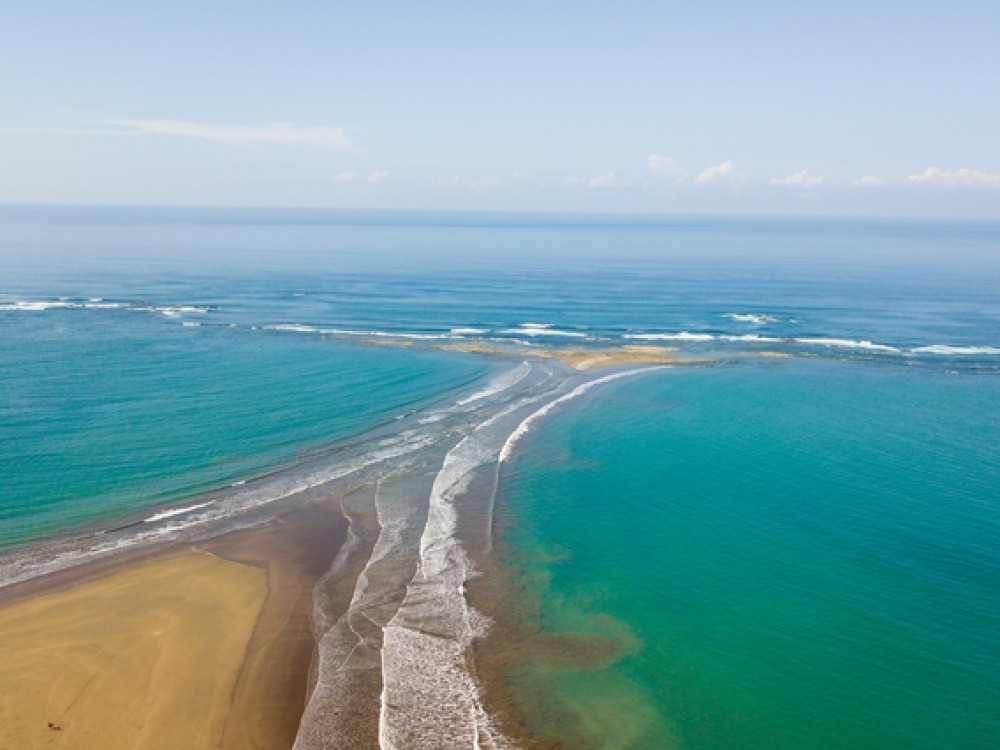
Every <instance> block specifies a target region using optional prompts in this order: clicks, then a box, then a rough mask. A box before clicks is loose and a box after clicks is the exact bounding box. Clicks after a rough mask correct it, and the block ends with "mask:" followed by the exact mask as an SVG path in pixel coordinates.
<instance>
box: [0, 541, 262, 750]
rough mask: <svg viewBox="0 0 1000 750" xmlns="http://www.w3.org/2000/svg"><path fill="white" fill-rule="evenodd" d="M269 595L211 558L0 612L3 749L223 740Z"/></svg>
mask: <svg viewBox="0 0 1000 750" xmlns="http://www.w3.org/2000/svg"><path fill="white" fill-rule="evenodd" d="M266 596H267V580H266V574H265V573H264V571H263V570H261V569H259V568H254V567H251V566H248V565H239V564H236V563H232V562H228V561H225V560H222V559H220V558H217V557H215V556H213V555H210V554H207V553H201V554H189V555H185V556H183V557H176V558H172V559H166V560H157V561H154V562H150V563H144V564H142V565H139V566H136V567H132V568H128V569H125V570H120V571H118V572H116V573H113V574H111V575H108V576H106V577H103V578H99V579H97V580H93V581H89V582H86V583H82V584H80V585H78V586H74V587H72V588H69V589H66V590H64V591H56V592H53V593H50V594H45V595H42V596H37V597H33V598H29V599H26V600H24V601H20V602H17V603H15V604H13V605H11V606H8V607H5V608H4V609H0V643H2V644H3V659H2V661H0V746H2V747H5V748H49V747H51V748H102V750H115V749H116V748H123V749H125V748H138V747H142V748H171V750H173V749H176V748H209V747H218V746H219V744H220V741H221V737H222V732H223V728H224V726H225V721H226V717H227V715H228V713H229V708H230V704H231V701H232V694H233V689H234V687H235V685H236V681H237V677H238V675H239V672H240V669H241V667H242V665H243V661H244V657H245V654H246V649H247V644H248V643H249V642H250V638H251V635H252V634H253V631H254V627H255V625H256V622H257V615H258V613H259V612H260V609H261V607H262V605H263V603H264V600H265V598H266Z"/></svg>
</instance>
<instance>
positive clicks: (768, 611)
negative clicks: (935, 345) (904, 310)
mask: <svg viewBox="0 0 1000 750" xmlns="http://www.w3.org/2000/svg"><path fill="white" fill-rule="evenodd" d="M998 414H1000V382H998V381H997V380H996V379H989V380H986V379H982V378H979V377H975V376H972V377H970V376H963V375H948V374H942V373H933V374H929V373H926V372H915V371H913V370H903V369H900V368H891V367H890V368H887V367H880V366H873V365H868V366H859V365H856V364H850V365H845V364H841V365H837V366H831V365H829V364H826V363H815V362H807V363H803V362H795V363H779V364H775V365H771V366H762V365H742V366H733V367H725V368H714V369H703V370H694V371H691V370H686V371H681V370H672V371H663V372H660V373H656V374H647V375H644V376H639V377H637V378H635V379H632V380H626V381H622V382H618V383H612V384H608V385H607V386H605V387H603V388H602V389H601V390H600V391H599V392H598V393H596V394H595V395H594V396H593V397H592V399H591V400H590V401H589V403H587V404H586V405H585V406H581V407H580V408H576V409H572V410H567V411H565V412H563V413H561V414H559V415H558V416H555V417H553V418H552V419H551V421H549V422H548V423H547V424H546V426H545V428H544V429H543V430H540V431H538V432H537V433H536V434H534V435H532V436H531V437H530V438H529V439H528V442H527V444H526V445H525V446H524V450H523V451H522V453H521V456H520V459H519V461H518V462H517V464H516V465H515V468H514V469H513V471H512V473H511V476H510V477H509V480H508V483H507V495H506V497H507V502H508V505H509V507H510V509H511V512H512V514H513V516H514V530H513V531H512V532H511V536H512V540H511V544H512V545H513V547H512V549H511V550H509V551H508V555H509V558H510V560H511V563H512V564H513V565H515V566H516V567H517V568H518V569H519V570H521V571H522V572H521V581H522V583H523V584H524V585H526V586H527V587H528V593H529V594H533V595H534V596H533V597H532V598H533V599H534V600H535V602H536V606H537V607H538V609H537V611H535V612H532V613H531V615H530V616H531V619H532V620H533V621H535V622H536V623H539V624H540V625H541V626H542V627H543V629H544V630H545V631H547V632H550V633H576V634H598V635H601V636H603V637H604V638H607V639H609V640H610V641H611V642H612V643H613V644H614V646H615V654H616V656H615V657H614V659H615V660H614V661H613V663H611V664H610V665H608V664H603V665H601V666H600V667H599V668H582V667H579V668H565V667H564V668H551V667H550V668H546V669H534V668H531V667H528V668H521V669H519V670H517V671H516V672H515V684H516V685H517V686H518V689H519V690H520V691H521V695H522V696H524V699H525V706H526V709H527V710H528V712H529V717H530V718H531V720H532V721H534V722H535V725H534V726H535V728H536V729H537V730H539V731H542V732H544V731H555V732H557V733H558V734H560V735H562V736H565V735H566V734H567V732H568V731H578V732H579V736H578V737H577V738H576V742H575V744H574V743H570V746H576V747H591V746H592V747H619V748H626V747H627V748H660V747H679V748H689V749H691V750H694V749H695V748H697V749H698V750H701V749H702V748H704V749H706V750H707V749H708V748H817V749H819V748H873V749H875V748H882V749H885V748H946V747H947V748H970V749H971V748H987V747H991V746H993V744H994V743H995V741H996V738H997V737H998V736H1000V648H998V633H1000V548H998V547H997V544H996V540H997V539H998V538H1000V489H998V488H1000V451H998V448H1000V420H998V419H997V415H998ZM529 698H530V700H529Z"/></svg>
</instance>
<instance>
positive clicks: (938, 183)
mask: <svg viewBox="0 0 1000 750" xmlns="http://www.w3.org/2000/svg"><path fill="white" fill-rule="evenodd" d="M906 181H907V183H908V184H910V185H930V186H934V187H945V188H962V187H969V188H985V189H987V190H990V189H992V190H997V189H1000V172H996V173H994V174H987V173H986V172H981V171H979V170H978V169H955V170H944V169H938V168H937V167H928V168H927V169H925V170H924V172H923V174H915V175H910V177H908V178H907V180H906Z"/></svg>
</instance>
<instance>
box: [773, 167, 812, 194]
mask: <svg viewBox="0 0 1000 750" xmlns="http://www.w3.org/2000/svg"><path fill="white" fill-rule="evenodd" d="M771 184H772V185H780V186H781V187H791V188H804V189H808V188H814V187H818V186H820V185H822V184H823V178H822V177H810V176H809V170H808V169H802V170H799V171H798V172H796V173H795V174H790V175H788V177H772V178H771Z"/></svg>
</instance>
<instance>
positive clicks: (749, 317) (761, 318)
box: [722, 313, 775, 326]
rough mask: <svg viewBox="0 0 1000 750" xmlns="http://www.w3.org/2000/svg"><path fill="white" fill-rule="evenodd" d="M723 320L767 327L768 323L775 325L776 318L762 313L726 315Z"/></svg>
mask: <svg viewBox="0 0 1000 750" xmlns="http://www.w3.org/2000/svg"><path fill="white" fill-rule="evenodd" d="M722 317H723V318H729V319H730V320H737V321H739V322H740V323H753V324H754V325H757V326H762V325H766V324H767V323H773V322H774V321H775V318H774V316H773V315H765V314H761V313H725V314H724V315H723V316H722Z"/></svg>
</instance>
